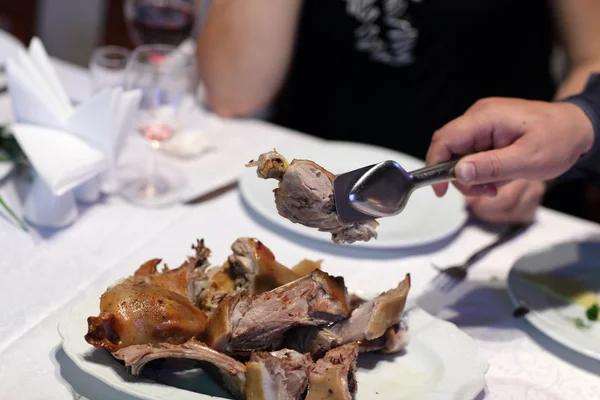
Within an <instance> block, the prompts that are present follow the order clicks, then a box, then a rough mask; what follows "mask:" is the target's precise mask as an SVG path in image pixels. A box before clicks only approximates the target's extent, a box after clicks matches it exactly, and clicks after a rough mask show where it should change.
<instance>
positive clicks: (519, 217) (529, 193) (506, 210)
mask: <svg viewBox="0 0 600 400" xmlns="http://www.w3.org/2000/svg"><path fill="white" fill-rule="evenodd" d="M544 190H545V185H544V184H543V183H542V182H532V181H524V180H519V181H514V182H512V183H510V184H507V185H505V186H504V187H502V188H501V189H500V191H499V193H498V196H496V197H494V198H489V197H487V198H486V197H468V198H467V204H468V205H469V208H470V211H471V212H472V213H473V214H474V215H475V216H476V217H478V218H479V219H481V220H484V221H487V222H492V223H529V222H531V221H533V219H534V217H535V213H536V210H537V207H538V206H539V204H540V201H541V198H542V195H543V193H544Z"/></svg>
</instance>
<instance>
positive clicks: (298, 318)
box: [85, 160, 410, 400]
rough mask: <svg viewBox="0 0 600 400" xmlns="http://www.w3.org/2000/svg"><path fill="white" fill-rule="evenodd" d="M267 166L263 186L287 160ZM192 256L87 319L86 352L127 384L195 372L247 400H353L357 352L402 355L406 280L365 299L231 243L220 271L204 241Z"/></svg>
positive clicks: (146, 272) (112, 293)
mask: <svg viewBox="0 0 600 400" xmlns="http://www.w3.org/2000/svg"><path fill="white" fill-rule="evenodd" d="M271 165H272V166H273V168H274V169H273V170H272V171H271V173H270V174H271V176H280V175H281V176H283V173H284V169H283V167H285V168H287V162H285V161H284V160H280V161H277V160H272V161H271ZM193 249H194V250H195V254H194V255H193V256H191V257H189V258H188V259H187V261H186V262H185V263H183V264H182V265H181V266H180V267H179V268H177V269H173V270H170V269H168V268H167V267H166V266H165V267H163V268H162V271H161V272H159V271H158V268H157V267H158V265H159V264H160V262H161V260H159V259H152V260H150V261H148V262H146V263H144V264H143V265H142V266H141V267H139V269H138V270H137V271H136V272H135V274H134V275H132V276H130V277H128V278H126V279H124V280H123V281H121V282H120V283H118V284H116V285H114V286H112V287H110V288H108V290H107V291H106V292H105V293H104V294H103V295H102V296H101V297H100V315H99V316H91V317H89V318H88V333H87V334H86V335H85V339H86V340H87V341H88V343H90V344H91V345H93V346H95V347H98V348H101V349H105V350H108V351H110V352H111V353H112V355H113V356H114V357H115V358H117V359H119V360H122V361H123V362H124V364H125V366H126V367H128V368H129V369H130V370H131V372H132V373H133V374H134V375H139V374H141V373H142V371H143V370H144V368H146V369H148V370H164V369H165V368H166V367H167V365H170V366H173V365H175V366H177V368H179V369H186V368H195V367H196V366H199V367H201V368H202V369H203V370H205V371H206V372H207V373H208V374H210V375H211V376H212V377H213V378H214V379H215V381H217V382H218V383H219V384H220V385H222V386H223V387H224V388H225V389H227V390H228V391H229V392H230V393H231V395H232V396H233V397H234V398H235V399H249V400H278V399H282V400H301V399H309V400H315V399H319V400H320V399H331V400H338V399H340V400H348V399H352V398H353V396H354V394H355V393H356V389H357V382H356V379H355V371H356V360H357V357H358V355H359V354H360V353H361V352H367V351H369V352H381V353H396V352H398V351H400V350H401V349H403V348H404V347H405V346H406V345H407V341H408V335H407V325H406V323H405V321H404V320H403V319H402V314H403V311H404V306H405V303H406V298H407V295H408V292H409V290H410V276H409V275H407V276H406V278H405V279H404V280H403V281H401V282H400V283H399V284H398V285H397V287H395V288H393V289H391V290H388V291H386V292H384V293H381V294H380V295H379V296H377V297H375V298H373V299H371V300H366V299H362V298H360V297H358V296H356V295H349V294H348V293H347V290H346V287H345V284H344V279H343V278H341V277H334V276H331V275H329V274H327V273H326V272H323V271H321V262H320V261H310V260H302V261H301V262H299V263H298V264H297V265H295V266H294V267H292V268H287V267H285V266H284V265H282V264H280V263H279V262H277V261H276V259H275V256H274V255H273V253H272V252H271V251H270V250H269V249H268V248H267V247H266V246H265V245H264V244H263V243H261V242H260V241H259V240H257V239H254V238H248V237H242V238H239V239H237V240H236V241H235V242H234V243H233V244H232V246H231V249H232V253H231V255H230V256H229V257H228V258H227V260H226V262H225V263H224V264H222V265H220V266H210V265H209V263H208V256H209V254H210V251H209V250H208V249H207V248H206V247H205V246H204V241H203V240H202V241H197V243H196V245H195V246H193ZM173 359H175V360H176V361H173ZM160 360H163V361H164V362H163V361H160ZM166 360H169V361H166ZM154 361H156V363H154ZM151 362H152V365H149V363H151ZM147 372H150V371H147ZM153 372H156V371H153ZM145 375H146V376H148V375H149V374H145Z"/></svg>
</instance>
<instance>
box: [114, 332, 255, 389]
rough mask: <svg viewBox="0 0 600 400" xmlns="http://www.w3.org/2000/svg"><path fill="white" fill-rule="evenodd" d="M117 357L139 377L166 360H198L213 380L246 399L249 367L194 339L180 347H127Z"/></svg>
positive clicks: (163, 345)
mask: <svg viewBox="0 0 600 400" xmlns="http://www.w3.org/2000/svg"><path fill="white" fill-rule="evenodd" d="M113 355H114V356H115V357H116V358H118V359H120V360H123V361H124V362H125V366H127V367H130V368H131V373H132V374H134V375H139V374H140V373H141V372H142V369H143V368H144V367H145V366H146V365H147V364H148V363H149V362H151V361H154V360H159V359H166V358H183V359H188V360H196V361H198V362H199V364H200V366H201V367H202V368H203V369H204V370H205V371H206V372H207V373H209V374H210V375H211V376H212V377H213V379H215V380H216V381H217V382H218V383H220V384H221V385H222V386H223V387H225V389H227V390H228V391H229V392H230V393H231V394H232V395H233V396H234V397H235V398H236V399H244V398H246V397H245V395H244V393H245V386H246V367H245V366H244V364H242V363H241V362H239V361H236V360H235V359H233V358H231V357H228V356H226V355H225V354H221V353H219V352H217V351H215V350H213V349H211V348H210V347H208V346H207V345H205V344H204V343H201V342H198V341H196V340H194V339H191V340H189V341H187V342H185V343H182V344H179V345H172V344H168V343H161V344H160V345H159V346H157V347H154V346H151V345H136V346H129V347H125V348H123V349H121V350H118V351H116V352H115V353H113Z"/></svg>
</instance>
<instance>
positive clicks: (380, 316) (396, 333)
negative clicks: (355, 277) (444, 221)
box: [285, 274, 410, 358]
mask: <svg viewBox="0 0 600 400" xmlns="http://www.w3.org/2000/svg"><path fill="white" fill-rule="evenodd" d="M409 289H410V275H408V274H407V275H406V278H405V279H404V280H403V281H401V282H400V283H399V284H398V286H397V287H396V288H394V289H391V290H388V291H386V292H384V293H382V294H380V295H379V296H377V297H375V298H374V299H372V300H369V301H364V302H362V303H361V304H360V305H358V307H356V308H355V309H354V310H353V311H352V314H351V316H350V318H348V319H345V320H343V321H340V322H337V323H335V324H333V325H332V326H330V327H327V328H324V327H301V328H298V329H295V330H294V331H292V332H290V333H289V334H288V335H287V337H286V339H285V345H286V346H288V347H290V348H293V349H295V350H298V351H300V352H305V351H306V352H309V353H311V354H312V355H313V356H314V357H316V358H318V357H320V356H321V355H322V354H323V353H324V352H325V351H327V350H329V349H331V348H334V347H337V346H341V345H343V344H346V343H351V342H358V343H360V344H361V350H362V351H376V350H378V351H384V352H390V353H392V352H396V351H400V350H401V349H402V348H404V346H406V340H407V335H406V334H405V332H404V331H403V330H402V329H401V328H402V326H401V325H400V323H401V319H402V312H403V311H404V305H405V304H406V298H407V296H408V291H409ZM357 301H358V300H357ZM396 326H397V328H396Z"/></svg>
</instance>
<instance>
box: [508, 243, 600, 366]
mask: <svg viewBox="0 0 600 400" xmlns="http://www.w3.org/2000/svg"><path fill="white" fill-rule="evenodd" d="M523 274H534V275H537V274H540V275H545V274H548V275H551V276H557V277H564V278H567V279H576V280H579V281H581V282H583V283H584V284H585V285H586V286H589V288H590V290H592V291H595V292H596V293H597V294H600V242H584V243H564V244H560V245H557V246H553V247H550V248H547V249H545V250H542V251H539V252H536V253H533V254H530V255H527V256H525V257H523V258H521V259H519V260H518V261H517V262H516V263H515V265H514V266H513V268H512V269H511V271H510V274H509V277H508V291H509V295H510V297H511V299H512V301H513V303H514V304H515V305H517V306H519V305H524V306H526V307H527V308H528V309H529V312H528V313H527V314H525V318H526V319H527V321H529V322H530V323H531V324H532V325H533V326H535V327H536V328H537V329H538V330H540V331H541V332H542V333H544V334H545V335H547V336H548V337H550V338H551V339H553V340H555V341H557V342H558V343H561V344H562V345H564V346H566V347H569V348H571V349H572V350H575V351H577V352H579V353H582V354H585V355H587V356H589V357H592V358H595V359H597V360H600V322H590V323H589V328H584V327H581V326H579V327H578V326H577V324H576V320H577V318H581V319H582V320H583V321H586V323H587V322H588V321H587V320H586V316H585V309H584V307H582V306H579V305H577V304H573V303H569V302H566V301H562V300H560V299H557V298H556V297H554V296H552V295H551V294H548V293H546V292H545V291H543V290H542V289H540V288H538V287H537V286H535V285H533V284H531V283H528V282H526V281H524V280H522V279H521V278H522V276H523Z"/></svg>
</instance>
